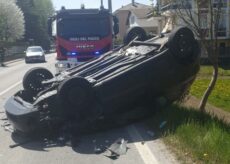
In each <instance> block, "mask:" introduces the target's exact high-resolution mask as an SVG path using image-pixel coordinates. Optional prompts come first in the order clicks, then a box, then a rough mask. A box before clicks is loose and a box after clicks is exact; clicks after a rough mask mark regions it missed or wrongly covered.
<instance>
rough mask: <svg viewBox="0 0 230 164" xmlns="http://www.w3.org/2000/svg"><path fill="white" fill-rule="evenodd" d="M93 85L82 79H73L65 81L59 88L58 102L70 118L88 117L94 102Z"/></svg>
mask: <svg viewBox="0 0 230 164" xmlns="http://www.w3.org/2000/svg"><path fill="white" fill-rule="evenodd" d="M93 95H94V94H93V89H92V86H91V84H90V83H89V82H88V81H87V80H86V79H84V78H82V77H71V78H69V79H66V80H64V81H63V82H62V83H61V84H60V85H59V87H58V93H57V96H58V101H59V102H60V103H61V105H62V107H64V108H65V109H66V110H67V111H68V112H67V113H66V114H67V115H68V116H71V117H74V119H76V118H84V116H86V117H87V115H89V113H90V107H91V105H92V102H93V100H94V99H93V97H94V96H93Z"/></svg>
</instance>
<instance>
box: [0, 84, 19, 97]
mask: <svg viewBox="0 0 230 164" xmlns="http://www.w3.org/2000/svg"><path fill="white" fill-rule="evenodd" d="M21 83H22V81H19V82H17V83H15V84H14V85H12V86H10V87H9V88H7V89H6V90H4V91H2V92H0V96H2V95H4V94H5V93H7V92H8V91H10V90H11V89H13V88H15V87H16V86H18V85H19V84H21Z"/></svg>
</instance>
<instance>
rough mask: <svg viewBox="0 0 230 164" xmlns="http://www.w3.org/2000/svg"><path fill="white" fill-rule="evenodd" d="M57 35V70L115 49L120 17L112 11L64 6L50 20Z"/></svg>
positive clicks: (50, 30)
mask: <svg viewBox="0 0 230 164" xmlns="http://www.w3.org/2000/svg"><path fill="white" fill-rule="evenodd" d="M48 24H49V33H50V35H51V36H54V38H55V44H56V51H57V63H56V64H55V67H56V69H57V72H61V71H63V70H65V69H68V68H71V67H74V66H76V65H78V64H80V63H83V62H86V61H89V60H91V59H93V58H97V57H99V56H100V55H102V54H104V53H105V52H108V51H109V50H111V49H112V48H113V36H115V35H116V34H117V33H118V32H119V27H118V20H117V18H116V17H115V16H113V15H112V14H111V13H110V12H109V10H107V9H104V8H103V7H102V8H100V9H85V8H81V9H65V8H62V9H61V10H60V11H58V12H57V13H56V15H55V16H53V17H52V18H51V19H50V20H49V21H48Z"/></svg>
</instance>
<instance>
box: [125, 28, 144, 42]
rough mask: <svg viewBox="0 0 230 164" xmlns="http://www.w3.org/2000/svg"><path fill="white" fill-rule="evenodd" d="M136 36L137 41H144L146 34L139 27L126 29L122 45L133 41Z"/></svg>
mask: <svg viewBox="0 0 230 164" xmlns="http://www.w3.org/2000/svg"><path fill="white" fill-rule="evenodd" d="M137 36H138V39H137V40H140V41H144V40H146V39H147V34H146V32H145V30H144V29H143V28H141V27H138V26H137V27H132V28H130V29H128V31H127V32H126V34H125V36H124V44H125V45H126V44H129V43H130V42H131V41H132V40H133V39H135V38H136V37H137Z"/></svg>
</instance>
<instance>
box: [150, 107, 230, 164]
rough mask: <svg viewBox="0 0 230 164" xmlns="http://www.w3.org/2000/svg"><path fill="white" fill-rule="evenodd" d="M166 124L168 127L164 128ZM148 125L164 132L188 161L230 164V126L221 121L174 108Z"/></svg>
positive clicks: (161, 114)
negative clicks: (162, 124) (163, 123)
mask: <svg viewBox="0 0 230 164" xmlns="http://www.w3.org/2000/svg"><path fill="white" fill-rule="evenodd" d="M165 121H167V123H166V125H165V126H164V127H163V128H160V127H159V125H160V124H161V122H165ZM148 124H149V125H150V126H152V128H153V129H160V135H163V136H164V137H163V138H164V141H165V142H166V143H167V145H169V146H170V147H171V148H172V149H173V150H174V151H175V152H176V153H177V154H178V156H179V157H180V159H182V161H184V162H186V161H187V160H186V159H192V163H193V162H195V163H222V164H228V163H230V155H229V154H230V125H226V124H224V123H222V122H221V121H219V120H218V119H217V118H214V117H212V116H210V115H208V114H202V113H200V112H199V111H196V110H194V109H187V108H184V107H179V106H178V105H172V106H170V107H168V108H167V109H165V110H163V111H160V112H159V113H157V114H156V115H155V116H154V118H153V119H151V120H150V122H149V123H148ZM186 163H187V162H186Z"/></svg>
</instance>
